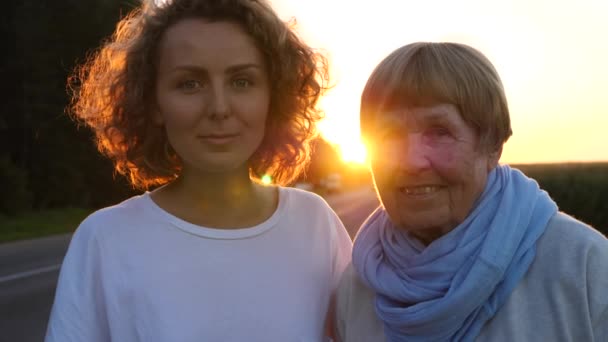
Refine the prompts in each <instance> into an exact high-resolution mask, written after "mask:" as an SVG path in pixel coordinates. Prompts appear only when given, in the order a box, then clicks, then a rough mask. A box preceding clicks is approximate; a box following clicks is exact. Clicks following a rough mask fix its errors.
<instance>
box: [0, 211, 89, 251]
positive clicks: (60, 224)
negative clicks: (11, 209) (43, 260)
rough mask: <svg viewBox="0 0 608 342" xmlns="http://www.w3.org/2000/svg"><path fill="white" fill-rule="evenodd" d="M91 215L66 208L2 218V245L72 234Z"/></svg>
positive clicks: (0, 226)
mask: <svg viewBox="0 0 608 342" xmlns="http://www.w3.org/2000/svg"><path fill="white" fill-rule="evenodd" d="M90 213H91V210H89V209H80V208H64V209H49V210H42V211H33V212H27V213H22V214H18V215H16V216H0V243H3V242H9V241H15V240H23V239H30V238H38V237H43V236H48V235H55V234H64V233H71V232H73V231H74V230H75V229H76V227H78V224H80V222H81V221H82V220H83V219H84V218H85V217H87V215H89V214H90Z"/></svg>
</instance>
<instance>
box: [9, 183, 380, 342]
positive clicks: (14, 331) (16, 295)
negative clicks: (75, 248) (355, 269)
mask: <svg viewBox="0 0 608 342" xmlns="http://www.w3.org/2000/svg"><path fill="white" fill-rule="evenodd" d="M326 199H327V202H328V203H329V204H330V205H331V206H332V208H333V209H334V210H335V211H336V213H337V214H338V216H340V219H342V222H343V223H344V226H345V227H346V229H347V230H348V232H349V234H350V236H351V238H353V237H354V236H355V234H356V232H357V230H358V228H359V226H360V225H361V223H362V222H363V221H364V220H365V218H367V216H368V215H369V214H370V213H371V212H372V211H373V210H374V208H375V207H377V206H378V200H377V199H376V197H375V196H374V193H373V191H372V189H371V188H363V189H359V190H357V191H352V192H348V193H342V194H334V195H331V196H327V197H326ZM69 240H70V235H62V236H54V237H49V238H43V239H36V240H27V241H20V242H15V243H9V244H0V342H40V341H42V340H43V338H44V333H45V331H46V323H47V320H48V316H49V313H50V310H51V305H52V303H53V297H54V294H55V285H56V283H57V276H58V274H59V267H60V264H61V261H62V260H63V256H64V255H65V252H66V250H67V247H68V244H69Z"/></svg>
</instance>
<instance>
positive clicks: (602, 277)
mask: <svg viewBox="0 0 608 342" xmlns="http://www.w3.org/2000/svg"><path fill="white" fill-rule="evenodd" d="M374 297H375V294H374V293H373V291H372V290H371V289H369V288H368V287H366V285H364V284H363V282H362V281H361V280H360V278H359V276H358V275H357V274H356V272H355V271H354V269H353V267H352V265H349V266H348V267H347V269H346V270H345V272H344V274H343V276H342V280H341V281H340V285H339V287H338V294H337V310H336V315H337V317H336V328H337V331H336V334H337V335H338V341H342V342H375V341H385V337H384V332H383V325H382V322H381V321H380V320H379V319H378V318H377V317H376V313H375V303H374ZM476 341H492V342H500V341H505V342H507V341H509V342H511V341H518V342H519V341H572V342H580V341H585V342H591V341H597V342H608V240H607V239H606V238H605V237H604V236H603V235H601V233H599V232H598V231H596V230H594V229H593V228H591V227H589V226H587V225H585V224H583V223H581V222H580V221H577V220H575V219H573V218H571V217H570V216H567V215H565V214H563V213H558V214H556V215H555V216H554V217H553V218H552V219H551V221H549V225H548V227H547V230H546V232H545V233H544V234H543V236H542V237H541V238H540V240H539V242H538V245H537V253H536V257H535V259H534V262H533V263H532V265H531V266H530V269H529V270H528V272H527V273H526V275H525V276H524V278H523V279H522V281H521V282H520V283H519V285H518V286H517V287H516V288H515V290H514V291H513V293H512V294H511V295H510V297H509V299H508V300H507V302H506V303H505V304H504V305H503V307H502V308H500V309H499V311H498V312H497V313H496V315H495V316H494V317H493V318H492V319H491V320H490V321H488V322H487V323H486V324H485V325H484V327H483V328H482V330H481V332H480V335H479V336H478V337H477V339H476Z"/></svg>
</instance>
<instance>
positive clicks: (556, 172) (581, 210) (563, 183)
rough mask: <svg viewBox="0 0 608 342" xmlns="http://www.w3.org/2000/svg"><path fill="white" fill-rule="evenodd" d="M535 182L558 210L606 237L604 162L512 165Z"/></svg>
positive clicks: (607, 191)
mask: <svg viewBox="0 0 608 342" xmlns="http://www.w3.org/2000/svg"><path fill="white" fill-rule="evenodd" d="M514 167H517V168H519V169H520V170H522V171H523V172H524V173H525V174H526V175H528V176H529V177H532V178H534V179H536V181H537V182H538V183H539V185H540V187H541V188H543V189H544V190H546V191H547V192H548V193H549V194H550V195H551V197H552V198H553V199H554V200H555V202H556V203H557V205H558V206H559V209H560V210H561V211H564V212H566V213H568V214H570V215H572V216H574V217H576V218H577V219H579V220H581V221H583V222H586V223H588V224H590V225H592V226H593V227H595V228H596V229H597V230H599V231H601V232H602V233H604V235H607V236H608V163H571V164H532V165H514Z"/></svg>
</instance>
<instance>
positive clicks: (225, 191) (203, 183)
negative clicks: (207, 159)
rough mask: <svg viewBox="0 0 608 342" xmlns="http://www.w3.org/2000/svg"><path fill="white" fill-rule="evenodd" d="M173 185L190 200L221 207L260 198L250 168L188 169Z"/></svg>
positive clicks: (234, 205) (181, 194) (226, 207)
mask: <svg viewBox="0 0 608 342" xmlns="http://www.w3.org/2000/svg"><path fill="white" fill-rule="evenodd" d="M170 186H171V187H173V191H175V192H176V194H180V195H179V196H180V197H183V198H184V199H186V200H187V201H188V202H190V203H193V204H195V205H196V204H199V205H202V204H205V206H209V207H217V209H228V210H230V209H235V208H238V207H239V206H241V205H242V204H243V203H250V202H251V201H253V200H255V199H256V184H255V183H254V182H253V181H252V180H251V179H250V178H249V172H248V170H237V171H234V172H229V173H213V174H211V173H207V174H192V173H190V172H187V171H184V172H182V174H181V175H180V176H179V178H178V179H177V180H176V181H175V182H173V183H172V184H171V185H170Z"/></svg>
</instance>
